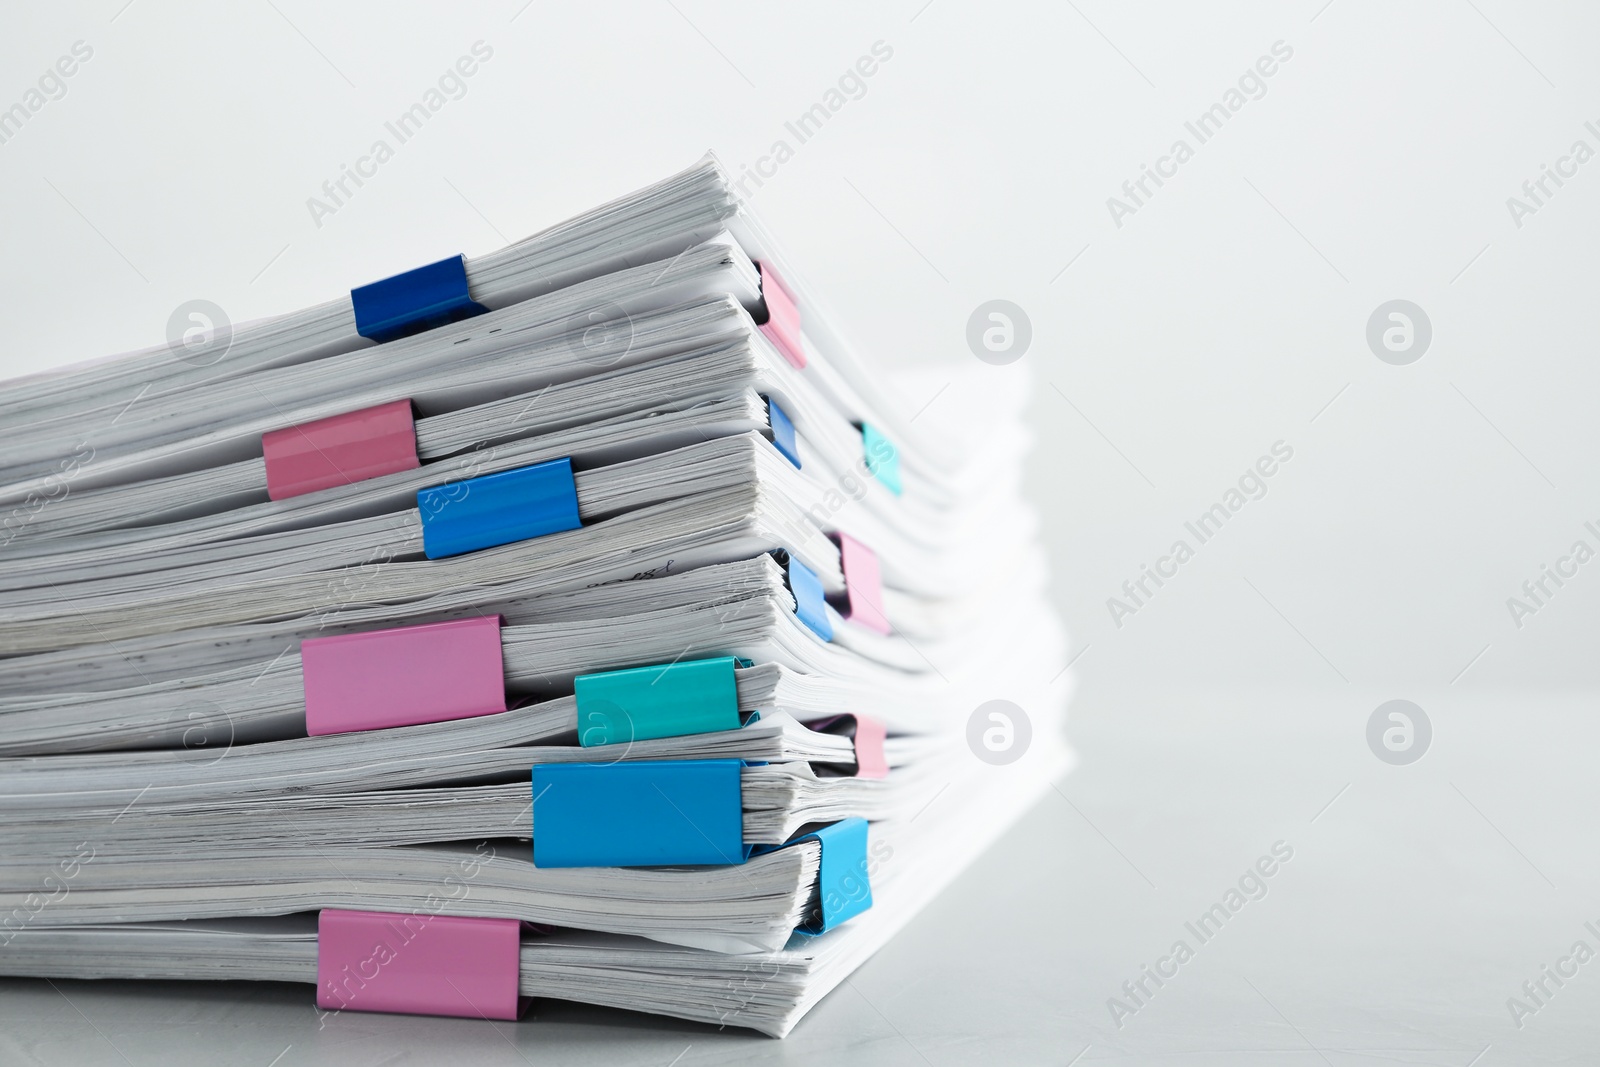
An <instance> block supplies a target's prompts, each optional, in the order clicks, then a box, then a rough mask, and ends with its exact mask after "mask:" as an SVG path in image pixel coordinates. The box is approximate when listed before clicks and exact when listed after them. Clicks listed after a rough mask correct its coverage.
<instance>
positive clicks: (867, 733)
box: [855, 715, 889, 778]
mask: <svg viewBox="0 0 1600 1067" xmlns="http://www.w3.org/2000/svg"><path fill="white" fill-rule="evenodd" d="M855 720H856V736H855V743H856V777H857V778H887V777H889V761H888V759H887V758H885V756H884V754H883V741H884V738H886V737H887V736H888V735H889V731H888V729H887V728H886V727H885V726H884V725H883V723H881V722H879V721H878V720H877V719H873V718H869V717H868V716H866V715H857V716H855Z"/></svg>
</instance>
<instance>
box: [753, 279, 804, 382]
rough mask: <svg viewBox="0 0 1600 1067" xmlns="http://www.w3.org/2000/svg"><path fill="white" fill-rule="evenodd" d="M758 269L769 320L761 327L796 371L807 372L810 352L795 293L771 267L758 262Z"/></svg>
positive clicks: (762, 296)
mask: <svg viewBox="0 0 1600 1067" xmlns="http://www.w3.org/2000/svg"><path fill="white" fill-rule="evenodd" d="M756 269H757V270H759V271H760V272H761V298H762V299H763V300H764V301H766V305H767V321H766V322H763V323H762V324H761V326H760V327H759V328H760V330H761V332H762V333H764V334H766V335H767V340H769V341H771V342H772V343H773V344H774V345H776V346H777V347H778V351H779V352H782V353H783V358H784V359H787V360H788V361H789V362H790V363H792V364H794V367H795V369H796V370H800V369H803V368H804V367H805V365H806V350H805V346H804V345H803V344H802V343H801V341H800V308H799V307H798V306H797V305H796V304H795V302H794V294H792V293H790V292H789V287H788V286H786V285H784V284H783V279H782V278H780V277H778V273H777V272H776V271H774V270H773V269H772V268H771V267H770V266H768V265H767V264H765V263H758V264H756Z"/></svg>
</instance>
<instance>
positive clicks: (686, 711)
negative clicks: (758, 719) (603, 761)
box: [573, 656, 743, 748]
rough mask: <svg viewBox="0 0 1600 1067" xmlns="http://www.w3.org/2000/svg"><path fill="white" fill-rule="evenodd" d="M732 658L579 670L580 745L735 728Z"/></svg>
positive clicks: (736, 704) (734, 663)
mask: <svg viewBox="0 0 1600 1067" xmlns="http://www.w3.org/2000/svg"><path fill="white" fill-rule="evenodd" d="M737 666H740V661H739V660H737V659H735V658H734V657H733V656H722V657H719V658H717V659H698V660H687V661H680V662H678V663H668V664H658V665H656V666H653V667H634V668H631V669H629V670H623V671H606V672H604V673H602V674H580V675H578V679H577V682H576V683H575V684H574V687H573V688H574V690H575V693H576V696H577V700H578V743H579V744H580V745H583V746H584V747H585V748H589V747H592V746H595V745H615V744H621V743H626V742H629V741H646V740H649V739H650V738H654V737H680V736H682V735H684V734H703V733H711V732H713V731H715V730H737V729H738V728H739V727H740V726H742V725H743V722H742V720H741V717H740V715H739V688H738V685H737V684H736V683H735V681H734V674H733V670H734V668H735V667H737Z"/></svg>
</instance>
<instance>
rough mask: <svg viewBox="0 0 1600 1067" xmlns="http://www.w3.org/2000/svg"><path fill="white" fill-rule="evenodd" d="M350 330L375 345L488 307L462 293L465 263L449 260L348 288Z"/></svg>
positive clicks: (485, 309) (443, 323) (478, 312)
mask: <svg viewBox="0 0 1600 1067" xmlns="http://www.w3.org/2000/svg"><path fill="white" fill-rule="evenodd" d="M350 303H351V305H352V306H353V307H354V308H355V313H356V332H357V333H359V334H360V335H361V336H362V337H367V338H370V339H372V340H374V341H377V342H379V343H380V344H381V343H383V342H384V341H393V340H395V339H396V338H400V337H409V336H411V335H412V334H414V333H421V332H422V331H423V330H431V329H433V328H434V327H435V326H444V325H446V324H447V323H451V322H459V321H461V320H462V319H468V318H471V317H472V316H474V315H482V314H484V313H485V312H487V311H488V310H489V309H488V308H486V307H484V306H483V305H482V304H480V303H478V302H477V301H476V300H473V299H472V296H471V294H470V293H468V292H467V261H466V258H465V257H464V256H451V257H450V258H448V259H441V260H440V261H439V262H437V263H429V264H428V265H427V266H425V267H418V268H417V269H416V270H408V271H406V272H405V273H404V274H396V275H395V276H394V277H392V278H385V279H383V280H382V281H381V282H373V283H372V284H370V285H363V286H360V287H358V288H355V289H352V290H350Z"/></svg>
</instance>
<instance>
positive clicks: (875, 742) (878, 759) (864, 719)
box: [806, 712, 889, 778]
mask: <svg viewBox="0 0 1600 1067" xmlns="http://www.w3.org/2000/svg"><path fill="white" fill-rule="evenodd" d="M843 722H852V723H854V724H855V729H854V730H853V731H852V733H851V740H852V742H853V743H854V745H855V750H856V773H855V777H857V778H887V777H889V760H888V758H887V757H886V756H884V754H883V742H884V739H885V738H886V737H888V736H889V731H888V728H887V727H885V726H884V725H883V723H881V722H879V721H878V720H877V719H874V718H872V717H871V716H869V715H860V714H857V713H855V712H851V713H849V714H847V715H830V716H829V717H828V718H826V719H814V720H812V721H811V722H808V723H806V725H807V726H808V727H810V728H811V729H813V730H817V731H819V732H826V733H831V734H838V733H840V731H839V730H838V729H835V727H837V726H839V724H840V723H843Z"/></svg>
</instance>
